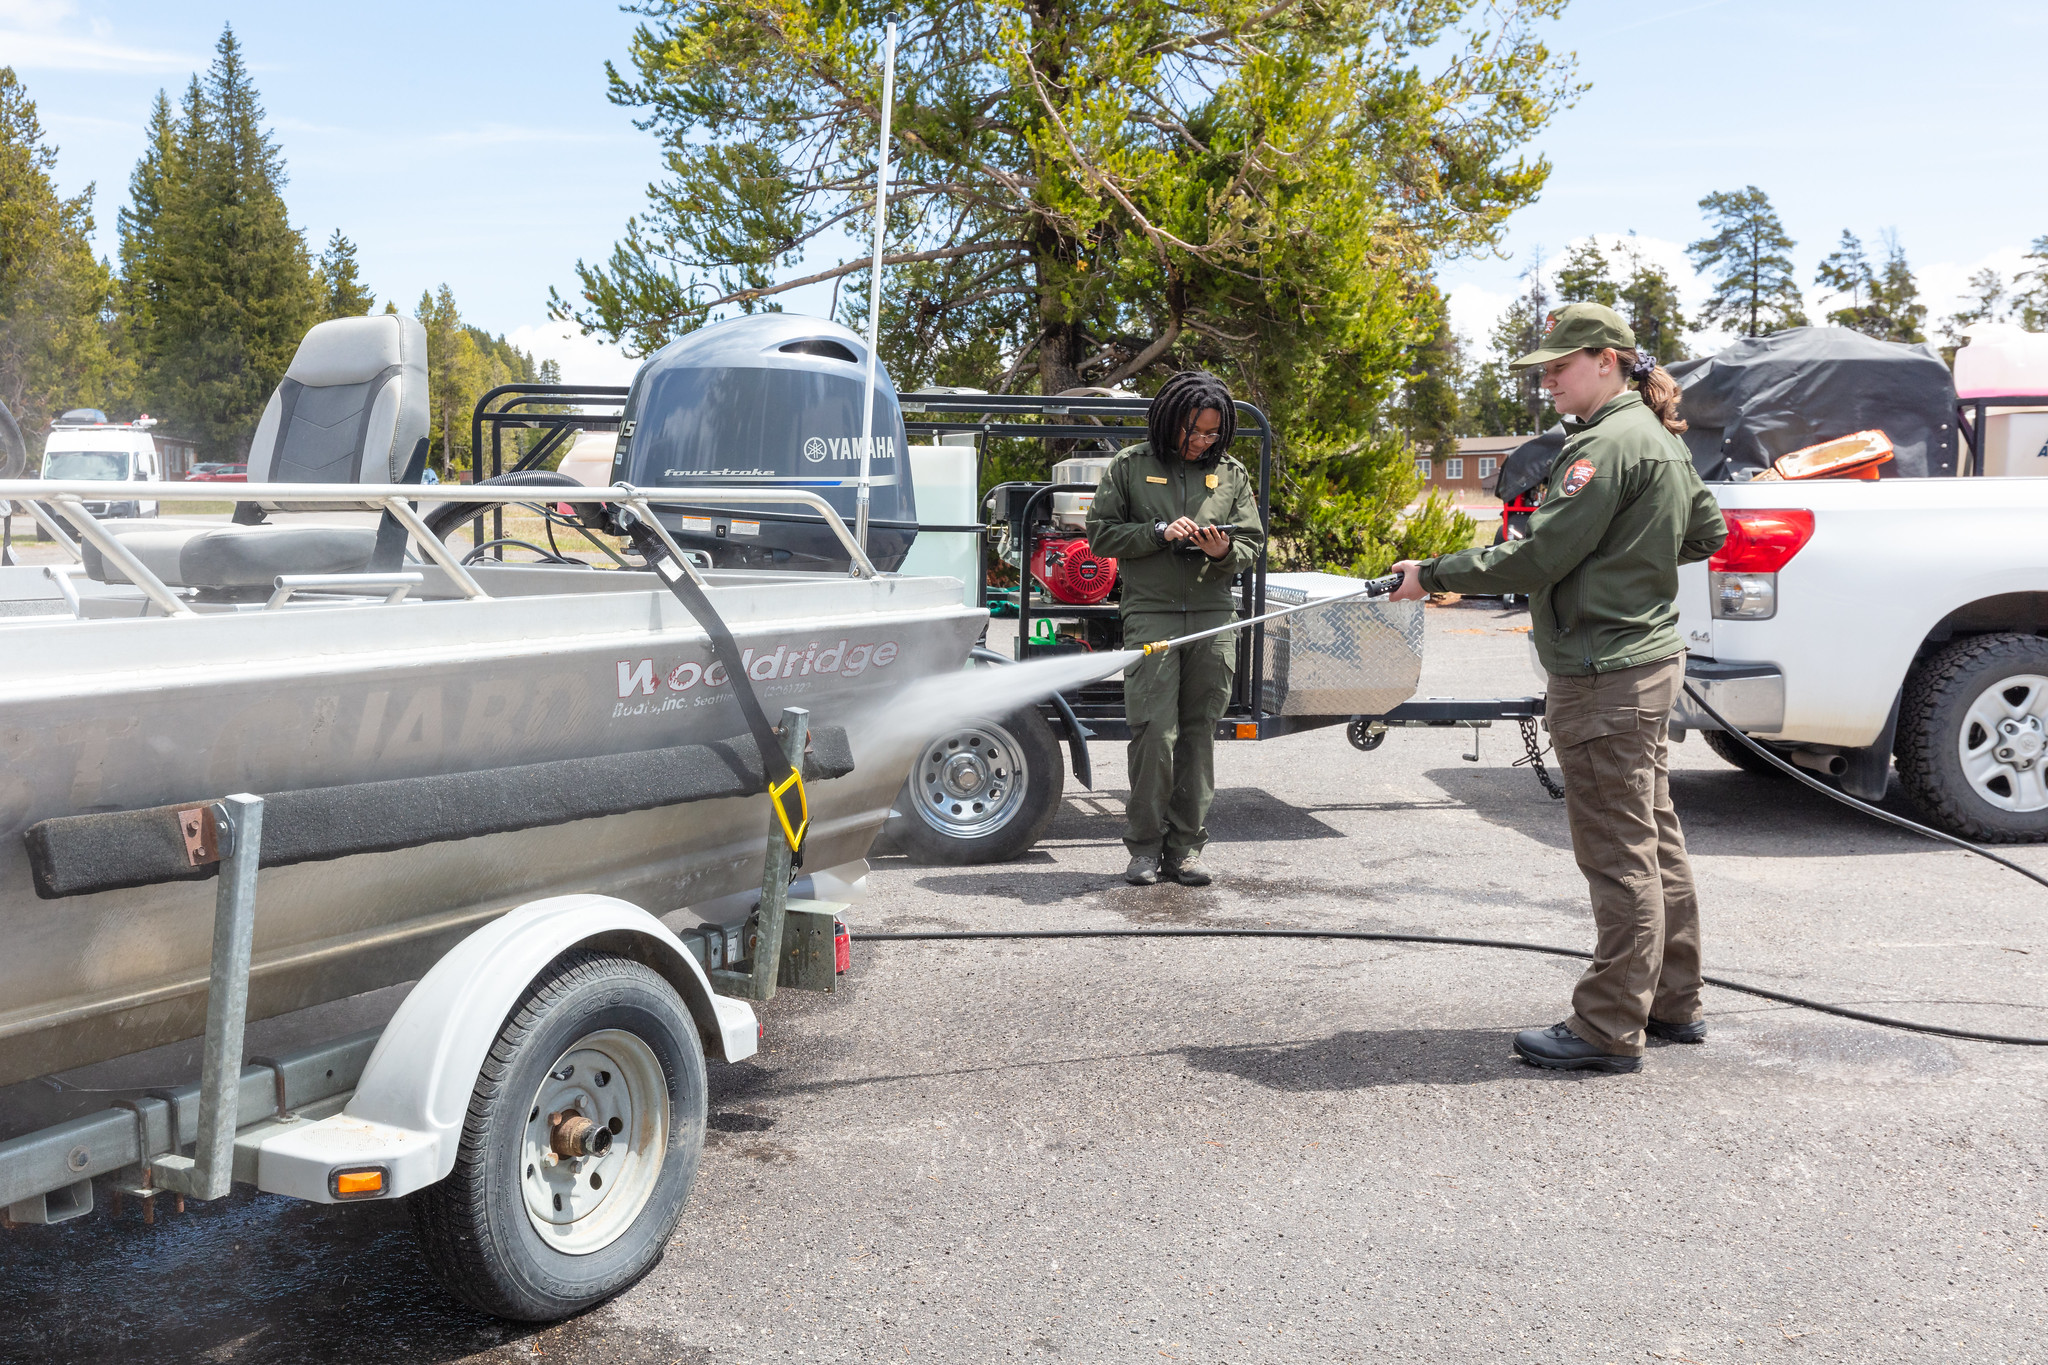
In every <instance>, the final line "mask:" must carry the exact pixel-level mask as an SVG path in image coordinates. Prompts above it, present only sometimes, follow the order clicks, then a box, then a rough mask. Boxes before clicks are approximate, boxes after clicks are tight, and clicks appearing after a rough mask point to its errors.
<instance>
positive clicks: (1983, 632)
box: [1672, 478, 2048, 843]
mask: <svg viewBox="0 0 2048 1365" xmlns="http://www.w3.org/2000/svg"><path fill="white" fill-rule="evenodd" d="M1709 487H1710V488H1711V489H1712V491H1713V493H1714V496H1715V497H1716V498H1717V499H1719V501H1720V504H1721V508H1722V511H1723V513H1724V515H1725V516H1726V517H1727V518H1728V522H1729V537H1728V543H1727V544H1726V545H1725V546H1724V547H1723V548H1722V550H1721V552H1720V553H1719V554H1717V555H1716V556H1714V558H1713V559H1712V560H1711V561H1709V562H1708V563H1706V564H1694V565H1690V566H1688V567H1687V568H1685V569H1683V570H1681V571H1680V580H1679V581H1680V588H1679V608H1680V612H1681V618H1680V625H1679V629H1680V630H1681V631H1682V632H1683V634H1684V636H1685V640H1686V643H1687V646H1688V647H1689V649H1690V650H1691V657H1690V659H1689V661H1688V662H1687V665H1686V676H1687V678H1688V680H1689V681H1690V682H1691V683H1692V685H1693V686H1694V687H1695V688H1696V689H1698V690H1699V692H1700V693H1701V695H1703V696H1704V697H1705V698H1706V699H1707V700H1708V701H1709V702H1710V703H1712V705H1713V706H1714V707H1715V708H1716V709H1717V710H1719V711H1720V712H1721V713H1722V714H1723V715H1725V716H1726V717H1727V718H1728V720H1729V721H1730V723H1731V724H1733V725H1734V726H1735V727H1737V728H1739V729H1741V730H1742V731H1744V732H1745V733H1748V734H1750V735H1753V736H1754V737H1756V738H1757V739H1760V740H1763V741H1765V742H1767V743H1768V744H1770V745H1771V746H1772V747H1773V748H1776V749H1778V750H1779V751H1780V752H1782V753H1783V754H1784V755H1785V756H1786V757H1787V758H1789V759H1791V760H1792V761H1793V762H1795V763H1797V764H1799V765H1800V766H1802V767H1806V768H1811V769H1814V770H1816V771H1819V772H1823V773H1830V774H1832V775H1834V776H1835V777H1837V778H1838V779H1839V780H1840V782H1841V785H1842V787H1843V789H1844V790H1846V791H1848V792H1849V793H1850V794H1851V795H1853V796H1859V797H1862V798H1864V799H1866V800H1876V799H1878V798H1880V797H1882V796H1883V795H1884V792H1885V787H1886V784H1887V781H1888V780H1889V775H1890V773H1889V770H1890V767H1891V764H1892V763H1893V761H1894V760H1896V762H1897V765H1898V770H1899V778H1900V782H1901V785H1902V786H1903V787H1904V790H1905V793H1906V795H1907V796H1908V797H1909V798H1910V799H1911V800H1912V802H1913V804H1914V805H1915V806H1917V807H1918V808H1919V810H1920V811H1921V813H1922V814H1923V815H1924V816H1925V817H1926V819H1927V820H1928V822H1929V823H1931V824H1934V825H1936V826H1939V827H1940V828H1942V829H1946V830H1949V831H1951V832H1952V833H1955V834H1958V835H1961V836H1963V837H1965V838H1970V839H1977V840H1981V841H1985V842H1990V843H2017V842H2029V841H2035V840H2041V839H2044V838H2048V535H2044V534H2043V531H2044V521H2048V479H2015V478H2005V479H1983V478H1954V479H1883V480H1879V481H1876V482H1864V481H1859V480H1849V479H1827V480H1808V481H1801V482H1760V483H1730V484H1711V485H1709ZM1672 725H1673V728H1674V736H1675V737H1683V734H1684V733H1685V731H1686V730H1688V729H1698V730H1701V731H1703V732H1704V738H1705V739H1706V742H1707V743H1708V744H1709V745H1710V746H1712V748H1713V749H1714V751H1715V752H1716V753H1718V754H1720V755H1721V756H1722V757H1724V758H1726V759H1727V760H1729V761H1730V762H1732V763H1734V764H1736V765H1738V766H1740V767H1743V768H1750V769H1753V770H1756V771H1763V772H1770V773H1774V774H1775V773H1776V772H1777V770H1776V769H1773V768H1771V767H1770V765H1768V764H1766V763H1764V762H1763V761H1762V760H1761V759H1759V758H1757V757H1756V755H1755V754H1753V753H1751V752H1750V751H1749V750H1747V749H1745V748H1743V747H1742V746H1741V745H1740V744H1738V743H1736V742H1735V741H1733V740H1732V739H1730V738H1728V737H1727V736H1726V735H1724V734H1722V733H1720V732H1719V730H1720V727H1719V726H1718V725H1715V724H1714V722H1712V721H1711V720H1710V719H1709V718H1708V717H1707V716H1706V715H1705V714H1704V713H1703V712H1701V711H1700V709H1699V708H1698V707H1696V706H1693V705H1692V704H1691V702H1690V701H1689V700H1687V699H1686V698H1684V697H1683V696H1681V697H1680V700H1679V706H1678V708H1677V710H1676V711H1675V712H1674V713H1673V716H1672Z"/></svg>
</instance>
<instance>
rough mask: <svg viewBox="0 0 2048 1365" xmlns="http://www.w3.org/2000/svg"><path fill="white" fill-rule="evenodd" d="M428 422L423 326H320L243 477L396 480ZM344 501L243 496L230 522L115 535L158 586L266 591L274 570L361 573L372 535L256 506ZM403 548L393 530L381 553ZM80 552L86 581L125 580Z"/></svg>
mask: <svg viewBox="0 0 2048 1365" xmlns="http://www.w3.org/2000/svg"><path fill="white" fill-rule="evenodd" d="M427 420H428V414H427V332H426V328H425V327H423V326H422V325H421V324H420V321H419V319H418V318H409V317H402V316H400V315H398V314H396V313H384V314H379V315H376V316H372V317H360V318H336V319H335V320H333V321H332V322H323V323H321V324H319V325H318V326H317V327H315V328H313V329H312V330H311V331H309V332H307V333H306V336H305V339H304V340H303V341H301V342H300V343H299V349H298V351H297V353H296V354H294V355H293V356H292V363H291V365H290V367H289V368H287V369H286V370H285V375H284V379H283V381H282V382H280V383H279V384H278V386H277V390H276V392H274V393H272V394H271V395H270V402H269V403H268V404H267V405H266V406H265V407H264V409H263V417H262V420H261V421H259V422H258V423H257V426H256V435H255V438H254V440H252V441H251V442H250V445H249V482H250V483H328V484H347V483H373V484H392V483H404V482H406V474H407V473H408V472H409V471H410V469H411V466H412V464H413V459H414V455H415V453H416V452H419V451H421V450H422V449H423V445H424V442H425V440H426V436H427ZM415 481H417V477H416V476H415ZM358 505H360V504H358ZM348 506H349V505H348V504H345V503H342V504H337V503H331V502H330V503H300V502H292V503H286V504H279V503H276V502H262V503H254V502H244V503H241V504H239V505H238V507H237V509H236V514H235V520H236V522H237V523H240V524H236V525H230V526H218V525H206V526H189V525H188V526H184V527H164V528H161V529H152V530H140V529H136V530H127V529H124V530H123V531H122V532H121V543H122V544H123V545H124V546H126V547H127V548H128V549H130V550H132V551H133V552H134V553H135V556H136V558H138V559H140V560H141V561H142V564H143V567H144V568H146V569H148V570H149V571H150V572H151V573H153V574H155V575H156V576H157V577H159V578H161V579H162V580H163V581H164V584H165V585H166V586H167V587H173V588H200V589H212V590H215V591H224V592H231V593H239V594H244V595H246V594H248V593H251V592H256V591H261V592H268V591H270V589H271V586H272V582H273V580H275V579H276V578H277V576H278V575H280V574H323V573H324V574H332V573H361V572H364V571H365V570H366V569H368V568H369V567H370V566H371V561H372V557H373V555H374V553H375V551H376V548H377V535H378V531H377V528H376V527H374V526H361V527H356V526H318V525H304V524H294V523H293V522H292V521H286V522H283V523H280V524H277V525H262V524H252V523H260V522H261V521H262V513H263V512H264V511H266V510H267V511H278V510H289V511H314V510H321V509H324V508H335V509H341V508H346V507H348ZM393 527H394V529H395V528H396V523H393ZM109 529H111V528H109ZM403 546H404V540H403V535H402V532H399V533H397V534H396V535H393V536H392V537H390V538H389V545H388V552H387V553H388V556H389V557H390V558H391V559H392V560H393V561H395V560H396V558H397V556H398V555H399V553H400V552H401V551H402V549H403ZM83 558H84V561H85V571H86V575H87V577H89V578H92V579H93V580H94V581H96V582H100V583H125V582H127V581H128V580H127V578H126V577H125V576H124V575H122V573H121V571H120V570H119V569H118V568H116V567H115V566H113V565H111V564H109V563H107V561H106V558H105V556H103V555H101V554H100V552H99V551H98V550H96V549H94V548H92V547H91V546H90V545H87V546H86V547H84V555H83ZM384 567H395V562H394V563H393V564H392V565H388V566H384Z"/></svg>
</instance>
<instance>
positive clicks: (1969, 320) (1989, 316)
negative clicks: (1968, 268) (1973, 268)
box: [1941, 265, 2010, 359]
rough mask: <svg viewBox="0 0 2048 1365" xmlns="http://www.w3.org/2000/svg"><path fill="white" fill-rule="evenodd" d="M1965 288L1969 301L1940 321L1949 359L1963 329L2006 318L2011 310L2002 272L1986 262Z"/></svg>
mask: <svg viewBox="0 0 2048 1365" xmlns="http://www.w3.org/2000/svg"><path fill="white" fill-rule="evenodd" d="M1965 292H1966V293H1967V295H1968V297H1969V299H1970V303H1969V305H1968V306H1967V307H1964V308H1961V309H1958V310H1957V311H1956V312H1954V313H1952V314H1950V316H1949V319H1948V321H1947V322H1945V323H1943V324H1942V328H1941V330H1942V334H1943V335H1944V336H1946V337H1947V338H1948V346H1947V347H1946V348H1945V349H1946V350H1947V351H1948V354H1949V356H1950V358H1951V359H1953V358H1954V355H1955V348H1956V347H1958V346H1960V345H1962V343H1963V332H1964V331H1965V330H1966V329H1968V328H1971V327H1974V326H1976V325H1977V324H1978V323H1980V322H2005V321H2008V320H2009V317H2010V310H2009V309H2008V308H2007V306H2006V304H2007V295H2006V285H2005V276H2004V275H2002V274H2000V273H1999V272H1998V271H1997V270H1996V269H1995V268H1993V267H1991V266H1988V265H1987V266H1985V267H1984V268H1983V269H1982V270H1979V271H1977V272H1976V273H1975V274H1974V275H1972V276H1970V283H1969V285H1968V286H1967V287H1966V291H1965Z"/></svg>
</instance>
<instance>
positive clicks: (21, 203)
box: [0, 66, 120, 431]
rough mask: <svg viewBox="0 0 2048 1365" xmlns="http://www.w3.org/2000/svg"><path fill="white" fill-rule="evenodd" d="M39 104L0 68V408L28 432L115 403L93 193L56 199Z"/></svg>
mask: <svg viewBox="0 0 2048 1365" xmlns="http://www.w3.org/2000/svg"><path fill="white" fill-rule="evenodd" d="M43 136H44V135H43V126H42V121H41V120H40V118H38V116H37V114H36V106H35V102H34V101H33V100H31V99H30V98H29V97H28V91H27V90H26V89H25V88H24V87H23V86H22V84H21V81H20V80H19V78H18V77H16V75H15V73H14V68H12V67H4V66H0V402H4V403H6V405H7V408H8V410H9V411H10V412H12V413H13V414H14V416H15V417H16V419H17V420H18V421H19V422H20V423H21V425H22V427H23V428H24V429H25V430H29V431H34V430H36V429H38V428H40V427H41V426H42V425H43V424H44V423H45V422H47V421H48V420H49V418H50V417H51V416H52V415H53V414H54V413H56V412H58V411H61V410H62V409H64V408H67V407H73V406H88V407H90V406H97V405H102V404H107V403H109V402H110V401H111V395H112V393H113V391H114V389H115V386H116V384H117V383H118V381H119V378H120V374H119V368H118V364H117V361H116V358H115V355H114V352H113V349H112V347H111V344H110V342H111V336H110V332H111V321H112V304H113V298H112V290H113V277H112V273H111V271H110V270H109V269H108V267H107V265H106V264H105V263H104V262H102V261H97V260H95V259H94V258H93V254H92V247H91V243H90V236H91V233H92V229H93V220H92V199H93V187H92V186H90V185H88V186H87V187H86V188H85V190H84V192H83V193H81V194H78V195H76V196H74V197H73V198H70V199H62V198H59V197H58V195H57V191H56V187H55V185H54V183H53V182H52V180H51V172H52V171H53V170H54V169H55V167H56V164H57V149H56V148H55V147H51V146H49V145H48V144H47V143H45V142H44V140H43Z"/></svg>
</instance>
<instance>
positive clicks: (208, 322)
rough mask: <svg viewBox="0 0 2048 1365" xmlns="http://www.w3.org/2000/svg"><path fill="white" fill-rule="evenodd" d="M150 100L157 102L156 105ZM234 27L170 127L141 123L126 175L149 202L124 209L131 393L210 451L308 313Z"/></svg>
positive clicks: (244, 437) (278, 176) (283, 362)
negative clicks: (131, 259)
mask: <svg viewBox="0 0 2048 1365" xmlns="http://www.w3.org/2000/svg"><path fill="white" fill-rule="evenodd" d="M159 110H161V105H159ZM263 117H264V115H263V107H262V104H261V102H260V100H259V97H258V95H257V93H256V88H255V85H254V83H253V82H252V81H251V80H250V77H249V71H248V67H247V64H246V62H245V61H244V59H243V55H242V49H241V45H240V44H239V43H238V42H237V41H236V39H235V35H234V30H233V29H232V28H224V29H223V30H222V31H221V36H220V41H219V42H218V44H216V46H215V57H214V61H213V65H212V67H211V68H210V69H209V70H208V72H207V74H206V76H205V77H204V78H203V79H201V78H199V77H195V78H194V79H193V83H192V86H191V88H190V89H189V91H188V92H187V95H186V98H185V101H184V105H183V109H182V117H181V119H180V121H179V124H178V126H177V127H176V128H175V129H174V130H173V132H172V137H171V139H170V141H171V143H172V144H174V145H175V156H174V157H172V158H168V159H167V158H166V156H165V150H166V148H165V145H164V143H163V142H161V141H160V140H159V139H158V138H157V136H156V134H158V133H160V131H161V130H160V129H159V128H158V127H156V126H155V125H154V124H153V127H152V133H153V138H152V143H151V146H150V149H149V151H148V152H146V153H145V154H144V157H143V164H142V165H139V166H138V167H137V168H136V181H137V182H138V183H142V184H147V185H149V186H150V187H151V188H152V190H153V196H154V200H155V203H154V205H153V206H152V205H150V204H148V203H145V202H144V201H142V200H138V201H137V203H136V206H135V208H134V210H133V213H132V215H131V222H132V232H133V235H134V237H135V239H136V241H137V259H138V261H139V262H140V263H143V264H145V265H146V271H145V272H144V273H142V274H140V275H139V276H138V277H136V278H130V279H129V280H128V281H127V286H128V292H130V293H131V294H132V293H133V292H134V291H137V290H140V291H142V292H143V294H144V296H145V297H147V298H148V299H149V301H150V303H149V307H150V315H149V316H148V318H147V323H148V326H147V330H146V332H144V333H143V334H141V335H140V336H139V337H138V338H137V348H136V353H137V359H138V360H139V361H140V363H141V367H142V376H141V384H142V387H143V391H144V393H145V394H146V395H147V396H148V397H149V399H150V401H151V402H152V403H153V404H154V405H155V406H156V407H157V408H158V409H159V410H161V411H164V412H167V413H169V414H171V415H172V416H173V418H174V419H175V420H176V421H177V423H178V425H179V426H180V427H181V428H182V429H184V430H186V431H189V432H191V433H192V434H193V435H195V436H196V437H198V438H199V441H200V444H201V446H202V448H203V449H204V451H205V453H207V454H209V455H212V456H214V457H216V458H221V457H229V456H233V457H241V456H244V455H246V453H247V450H248V442H249V438H250V436H251V435H252V434H253V433H254V431H255V427H256V422H257V419H258V418H259V417H260V416H261V415H262V412H263V405H264V403H265V402H266V401H268V399H269V397H270V393H271V390H272V389H274V388H275V387H276V386H277V383H278V381H279V380H280V379H281V378H283V376H284V372H285V368H286V366H288V365H289V364H290V363H291V358H292V353H293V352H294V351H295V350H296V349H297V348H298V344H299V341H300V340H301V338H303V337H304V335H305V333H306V330H307V329H308V328H309V327H311V326H312V325H313V323H315V322H316V321H318V320H319V317H320V301H319V299H318V297H317V295H316V293H315V288H314V279H313V273H312V269H311V263H310V262H309V261H308V259H307V254H306V243H305V239H304V237H302V236H301V235H300V233H299V232H298V231H297V230H296V229H294V228H293V227H292V225H291V223H290V221H289V220H288V218H287V217H286V214H285V206H284V199H283V196H282V193H281V191H282V189H283V186H284V182H285V172H284V158H283V156H282V155H281V154H280V153H279V151H278V149H277V146H276V144H275V143H274V142H273V141H272V140H271V136H270V133H269V131H268V130H267V129H265V128H264V127H263V126H262V125H263Z"/></svg>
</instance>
